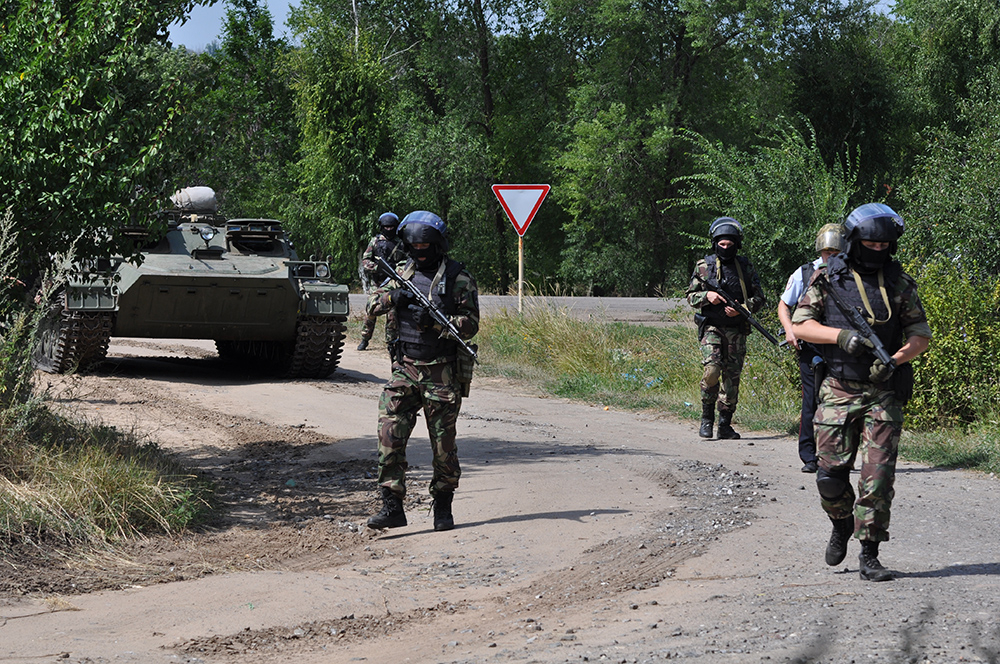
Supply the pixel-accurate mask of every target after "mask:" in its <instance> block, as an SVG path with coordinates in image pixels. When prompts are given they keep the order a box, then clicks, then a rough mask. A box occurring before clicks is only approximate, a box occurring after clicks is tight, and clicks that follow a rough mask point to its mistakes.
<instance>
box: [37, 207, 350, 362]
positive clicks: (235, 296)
mask: <svg viewBox="0 0 1000 664" xmlns="http://www.w3.org/2000/svg"><path fill="white" fill-rule="evenodd" d="M172 201H173V203H174V208H173V209H171V210H167V211H164V212H163V213H162V214H164V215H165V216H166V218H167V231H166V233H165V234H164V235H163V236H162V237H156V238H151V237H148V236H147V234H146V233H147V232H146V231H145V230H142V229H132V230H129V231H128V232H129V234H130V235H131V237H132V238H133V239H134V240H135V241H136V242H137V243H139V246H142V252H141V253H142V255H143V261H142V263H141V265H134V264H132V263H129V262H127V261H124V260H122V259H117V260H112V261H110V263H109V264H108V265H105V266H103V267H104V268H105V269H104V270H97V271H96V272H95V271H87V272H83V271H81V272H80V273H79V274H71V275H70V277H69V279H68V280H67V282H66V284H65V287H64V288H63V289H61V290H60V291H59V293H58V294H57V296H56V298H55V300H54V301H53V303H52V304H51V305H50V309H49V311H48V312H47V315H46V317H45V321H44V323H43V326H42V329H41V330H40V334H39V337H40V338H39V342H38V345H37V346H36V348H35V351H34V360H35V365H36V366H37V367H38V368H40V369H42V370H44V371H47V372H49V373H65V372H69V371H73V370H75V369H77V368H81V369H86V368H88V367H89V366H91V365H93V364H95V363H97V362H99V361H101V360H102V359H104V357H105V355H106V354H107V350H108V343H109V341H110V339H111V338H112V337H153V338H178V339H214V340H215V343H216V348H217V349H218V351H219V355H220V356H221V357H223V358H226V359H231V360H234V361H244V362H249V363H252V364H253V365H254V366H256V367H260V368H262V369H270V370H273V371H276V372H277V373H279V374H280V375H282V376H284V377H287V378H325V377H327V376H329V375H330V374H331V373H333V371H334V370H335V369H336V368H337V365H338V363H339V361H340V354H341V351H342V350H343V346H344V334H345V322H346V320H347V316H348V313H349V305H348V297H347V295H348V287H347V286H346V285H341V284H337V283H334V282H333V281H332V279H331V272H330V265H329V263H328V262H326V261H317V260H299V259H298V257H297V256H296V254H295V251H294V250H293V249H292V246H291V244H290V242H289V241H288V237H287V236H286V234H285V232H284V230H283V229H282V227H281V224H280V223H279V222H278V221H276V220H274V219H223V218H222V217H220V216H219V215H218V214H217V205H216V199H215V192H213V191H212V190H211V189H210V188H208V187H189V188H187V189H182V190H180V191H179V192H177V193H176V194H175V195H174V196H173V197H172Z"/></svg>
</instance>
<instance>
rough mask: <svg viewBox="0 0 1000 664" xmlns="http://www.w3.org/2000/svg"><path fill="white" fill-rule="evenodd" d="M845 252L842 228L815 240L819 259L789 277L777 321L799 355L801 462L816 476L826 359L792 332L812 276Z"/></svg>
mask: <svg viewBox="0 0 1000 664" xmlns="http://www.w3.org/2000/svg"><path fill="white" fill-rule="evenodd" d="M843 250H844V230H843V228H842V227H841V225H840V224H826V225H825V226H823V228H821V229H819V234H818V235H817V236H816V253H818V254H819V258H817V259H816V260H814V261H812V262H810V263H806V264H805V265H802V266H800V267H799V268H798V269H797V270H795V272H793V273H792V274H791V276H790V277H788V283H787V284H785V292H784V293H782V294H781V299H780V300H778V320H780V321H781V326H782V327H783V328H784V329H785V340H786V341H788V343H789V345H791V346H792V348H794V349H795V350H796V351H798V356H799V377H800V378H801V379H802V414H801V419H800V420H799V459H801V460H802V464H803V465H802V472H803V473H815V472H816V468H817V465H816V436H815V434H814V433H813V415H815V413H816V382H817V381H816V375H817V373H820V363H822V361H823V358H822V356H821V355H820V354H819V352H818V351H817V350H816V348H815V347H813V346H812V345H811V344H808V343H806V342H804V341H801V340H799V339H797V338H796V337H795V334H794V333H793V332H792V312H793V311H794V310H795V304H796V303H797V302H798V301H799V298H800V297H802V293H803V292H804V291H805V289H806V287H807V286H809V281H810V279H811V278H812V275H813V273H814V272H815V271H816V269H817V268H819V267H820V266H821V265H825V264H826V262H827V261H828V260H830V257H831V256H834V255H836V254H839V253H840V252H841V251H843Z"/></svg>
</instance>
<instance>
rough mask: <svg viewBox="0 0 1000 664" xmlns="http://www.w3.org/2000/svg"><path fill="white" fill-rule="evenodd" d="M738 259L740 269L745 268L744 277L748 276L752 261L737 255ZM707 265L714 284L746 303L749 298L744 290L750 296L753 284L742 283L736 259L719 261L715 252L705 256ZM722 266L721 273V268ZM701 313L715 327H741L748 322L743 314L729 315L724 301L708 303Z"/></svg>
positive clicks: (710, 280)
mask: <svg viewBox="0 0 1000 664" xmlns="http://www.w3.org/2000/svg"><path fill="white" fill-rule="evenodd" d="M736 260H737V261H739V262H740V269H741V270H743V277H744V278H746V276H747V275H748V274H749V273H750V261H749V260H747V259H746V258H744V257H743V256H737V257H736ZM705 265H706V266H707V267H708V280H709V282H711V283H712V284H713V285H718V286H719V287H720V288H722V289H723V290H724V291H726V293H728V294H729V295H730V297H732V298H733V299H734V300H736V301H737V302H739V303H740V304H746V300H747V298H745V297H743V291H744V289H746V293H747V297H750V296H751V295H752V294H751V292H750V289H751V288H752V285H750V284H747V283H746V282H742V283H741V281H740V275H739V273H738V272H737V271H736V263H735V261H730V262H729V263H726V262H725V261H722V262H719V260H718V257H717V256H716V255H715V254H709V255H708V256H705ZM720 266H721V268H722V269H721V274H720V270H719V268H720ZM701 315H702V316H704V317H705V322H706V323H707V324H709V325H714V326H715V327H740V326H745V325H746V324H747V323H746V321H745V320H744V319H743V317H742V316H727V315H726V305H725V304H724V303H723V304H706V305H705V306H703V307H702V308H701Z"/></svg>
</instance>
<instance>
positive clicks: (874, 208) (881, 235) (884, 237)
mask: <svg viewBox="0 0 1000 664" xmlns="http://www.w3.org/2000/svg"><path fill="white" fill-rule="evenodd" d="M903 228H904V227H903V218H902V217H900V216H899V215H898V214H896V213H895V211H893V209H892V208H891V207H889V206H888V205H886V204H884V203H865V204H864V205H862V206H860V207H857V208H854V210H853V211H852V212H851V213H850V214H849V215H847V220H846V221H845V222H844V242H845V246H844V253H846V254H847V256H848V259H849V260H850V261H851V263H852V264H854V265H855V266H856V267H857V268H858V269H862V270H867V271H874V270H877V269H879V268H881V267H882V265H884V264H885V262H886V261H888V260H889V256H891V255H892V254H894V253H896V248H897V244H898V239H899V236H901V235H902V234H903ZM862 240H869V241H872V242H888V243H889V250H888V251H887V252H876V251H873V250H871V249H868V248H867V247H865V246H864V245H863V244H862V243H861V241H862Z"/></svg>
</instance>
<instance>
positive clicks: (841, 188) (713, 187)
mask: <svg viewBox="0 0 1000 664" xmlns="http://www.w3.org/2000/svg"><path fill="white" fill-rule="evenodd" d="M686 136H688V137H689V138H690V140H691V142H692V144H693V147H694V152H693V154H694V160H695V164H696V172H695V173H694V174H693V175H687V176H682V177H680V178H678V179H677V183H678V184H679V185H681V186H682V193H681V195H680V196H679V197H678V198H676V199H674V200H673V201H670V203H671V206H672V207H673V206H677V207H682V208H692V209H696V210H700V211H703V213H707V214H705V216H704V217H703V220H702V226H701V228H700V229H699V232H698V233H697V234H696V235H694V236H692V237H691V240H693V241H694V246H692V247H691V250H693V251H695V252H697V253H705V250H707V249H708V226H709V224H710V222H711V221H712V219H713V218H714V217H716V216H728V217H733V218H735V219H737V220H738V221H739V222H740V223H741V224H742V225H743V229H744V233H745V236H746V237H745V239H744V241H743V246H744V253H746V254H747V255H748V256H750V257H751V260H752V261H753V263H754V266H755V267H756V268H757V271H758V273H759V274H760V277H761V282H762V284H763V285H764V289H765V292H766V293H772V294H773V293H775V292H776V291H779V290H780V289H781V287H782V286H783V285H784V283H785V280H786V279H787V278H788V275H789V274H790V273H791V272H792V270H794V269H795V268H797V267H798V266H799V265H801V264H802V263H804V262H805V259H806V258H809V257H812V256H813V254H814V252H813V250H812V247H811V244H812V243H811V242H810V240H811V239H812V238H814V237H816V233H817V232H818V231H819V229H820V227H821V226H823V224H829V223H841V222H842V221H843V220H844V217H845V215H846V212H847V207H848V201H849V200H850V198H851V195H852V194H853V193H854V191H855V186H856V181H857V167H856V164H855V165H854V166H853V167H852V168H846V169H845V168H844V167H843V166H841V161H840V160H836V161H835V163H834V165H833V167H828V166H827V165H826V163H825V161H824V160H823V155H822V154H821V153H820V150H819V147H818V146H817V144H816V136H815V133H814V132H813V131H812V128H811V127H810V126H808V123H806V126H805V128H804V129H803V130H801V131H800V130H799V129H797V128H796V127H794V126H793V125H792V124H791V123H790V122H789V121H787V120H784V119H779V120H776V121H775V122H773V123H771V124H770V125H769V127H768V128H767V130H766V131H765V132H762V133H761V134H760V136H759V139H760V144H759V145H758V146H756V147H753V148H751V149H749V150H747V151H743V150H737V149H735V148H730V147H726V146H724V145H722V144H721V143H718V142H712V141H710V140H708V139H707V138H705V137H703V136H700V135H698V134H694V133H692V132H687V133H686ZM699 245H700V246H699Z"/></svg>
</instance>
